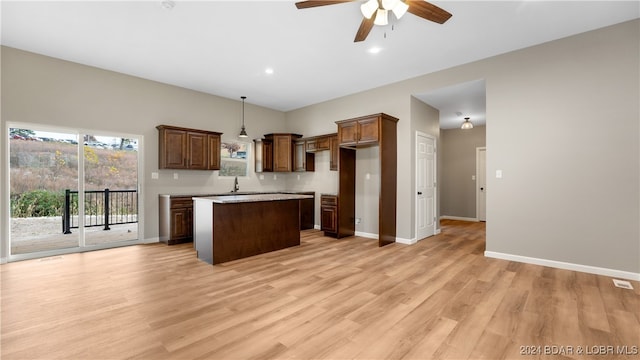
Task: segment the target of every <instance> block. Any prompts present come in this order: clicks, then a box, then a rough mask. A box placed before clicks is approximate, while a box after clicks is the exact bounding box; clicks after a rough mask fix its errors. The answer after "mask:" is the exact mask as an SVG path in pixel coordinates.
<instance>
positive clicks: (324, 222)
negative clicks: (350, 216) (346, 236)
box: [320, 194, 338, 236]
mask: <svg viewBox="0 0 640 360" xmlns="http://www.w3.org/2000/svg"><path fill="white" fill-rule="evenodd" d="M320 230H322V231H324V234H325V236H337V234H338V197H337V196H335V195H324V194H323V195H321V196H320Z"/></svg>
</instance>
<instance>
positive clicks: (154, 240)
mask: <svg viewBox="0 0 640 360" xmlns="http://www.w3.org/2000/svg"><path fill="white" fill-rule="evenodd" d="M157 242H160V237H159V236H156V237H152V238H146V239H144V241H143V242H142V243H144V244H153V243H157Z"/></svg>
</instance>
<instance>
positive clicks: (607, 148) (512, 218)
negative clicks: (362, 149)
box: [287, 20, 640, 274]
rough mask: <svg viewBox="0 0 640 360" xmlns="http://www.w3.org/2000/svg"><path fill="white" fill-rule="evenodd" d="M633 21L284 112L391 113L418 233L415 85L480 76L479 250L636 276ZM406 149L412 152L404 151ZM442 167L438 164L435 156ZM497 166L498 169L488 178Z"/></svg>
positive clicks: (401, 231) (323, 119)
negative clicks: (482, 166)
mask: <svg viewBox="0 0 640 360" xmlns="http://www.w3.org/2000/svg"><path fill="white" fill-rule="evenodd" d="M639 24H640V21H638V20H634V21H631V22H626V23H623V24H619V25H616V26H612V27H608V28H604V29H600V30H596V31H592V32H587V33H584V34H579V35H577V36H573V37H569V38H565V39H561V40H558V41H554V42H549V43H545V44H542V45H539V46H535V47H531V48H527V49H523V50H520V51H516V52H512V53H507V54H504V55H500V56H496V57H492V58H489V59H485V60H482V61H478V62H474V63H470V64H466V65H462V66H458V67H454V68H450V69H446V70H443V71H438V72H435V73H432V74H428V75H424V76H420V77H416V78H413V79H409V80H406V81H402V82H399V83H395V84H391V85H387V86H384V87H381V88H377V89H372V90H369V91H365V92H362V93H358V94H354V95H351V96H347V97H343V98H339V99H335V100H332V101H327V102H324V103H320V104H315V105H312V106H308V107H305V108H302V109H298V110H295V111H291V112H289V113H287V122H288V124H289V126H290V127H294V128H295V129H296V130H297V131H299V132H302V133H305V132H306V131H305V130H306V129H311V128H313V129H320V128H322V129H323V130H327V131H330V129H333V121H335V120H341V119H347V118H350V117H354V116H361V115H366V114H372V113H378V112H384V113H387V114H390V115H392V116H395V117H398V118H399V119H400V121H399V122H398V153H399V154H401V155H400V156H399V157H398V164H397V170H398V174H399V177H398V219H397V224H398V229H397V233H398V237H401V238H404V239H411V238H413V237H414V236H415V230H414V228H415V224H414V222H415V220H414V213H413V212H414V210H413V185H414V176H413V174H414V172H413V167H414V166H413V163H414V156H413V148H414V146H415V139H414V131H415V130H416V121H418V120H417V118H416V117H414V116H413V113H412V111H411V98H412V95H413V94H422V93H426V92H429V91H432V90H434V89H438V88H441V87H445V86H449V85H454V84H459V83H463V82H467V81H472V80H478V79H484V80H485V81H486V86H487V118H488V119H489V120H488V123H487V126H486V146H487V149H488V150H487V173H488V174H489V176H488V179H487V186H488V188H490V189H492V190H491V193H490V194H489V197H488V199H487V251H489V252H492V253H495V254H507V255H513V256H520V257H529V258H535V259H545V260H550V261H559V262H567V263H572V264H578V265H583V266H591V267H598V268H605V269H615V270H618V271H622V272H629V273H633V274H638V273H640V260H639V259H638V254H639V253H640V244H639V241H638V239H639V238H640V229H639V227H638V218H639V217H640V212H639V209H638V207H639V200H640V189H639V186H638V185H639V183H640V179H639V172H640V169H639V167H640V160H639V159H640V157H639V149H638V142H639V118H640V113H639V109H638V98H639V95H640V94H639V89H638V83H639V81H638V80H639V78H640V74H639V70H638V63H639V62H640V59H639V53H640V51H639V43H640V37H639V34H640V31H639V26H640V25H639ZM404 154H411V155H410V156H404ZM440 166H443V165H440ZM496 170H502V171H503V174H504V177H503V178H502V179H496V178H495V176H493V175H494V174H495V171H496Z"/></svg>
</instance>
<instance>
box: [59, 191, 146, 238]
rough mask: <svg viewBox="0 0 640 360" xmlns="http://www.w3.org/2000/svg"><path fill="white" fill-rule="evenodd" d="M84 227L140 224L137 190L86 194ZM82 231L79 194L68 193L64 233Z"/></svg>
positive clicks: (105, 228)
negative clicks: (72, 230) (80, 226)
mask: <svg viewBox="0 0 640 360" xmlns="http://www.w3.org/2000/svg"><path fill="white" fill-rule="evenodd" d="M84 213H85V215H84V227H95V226H104V230H110V229H111V228H110V225H117V224H133V223H137V222H138V191H137V190H109V189H104V190H91V191H85V192H84ZM78 227H79V215H78V191H74V190H66V191H65V194H64V213H63V215H62V232H63V233H64V234H71V229H77V228H78Z"/></svg>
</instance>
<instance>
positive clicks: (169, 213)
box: [159, 191, 315, 245]
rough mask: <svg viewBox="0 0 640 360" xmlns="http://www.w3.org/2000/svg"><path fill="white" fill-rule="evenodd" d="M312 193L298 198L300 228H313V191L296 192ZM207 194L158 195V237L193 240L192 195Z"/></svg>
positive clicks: (171, 242) (169, 242)
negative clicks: (300, 198)
mask: <svg viewBox="0 0 640 360" xmlns="http://www.w3.org/2000/svg"><path fill="white" fill-rule="evenodd" d="M296 194H304V195H313V196H314V198H311V199H303V200H300V230H306V229H313V228H314V225H315V224H314V223H315V212H314V208H315V192H313V191H308V192H296ZM194 196H208V195H180V196H172V195H160V196H159V205H160V206H159V230H160V233H159V237H160V241H161V242H164V243H166V244H167V245H175V244H181V243H185V242H191V241H193V197H194Z"/></svg>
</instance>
